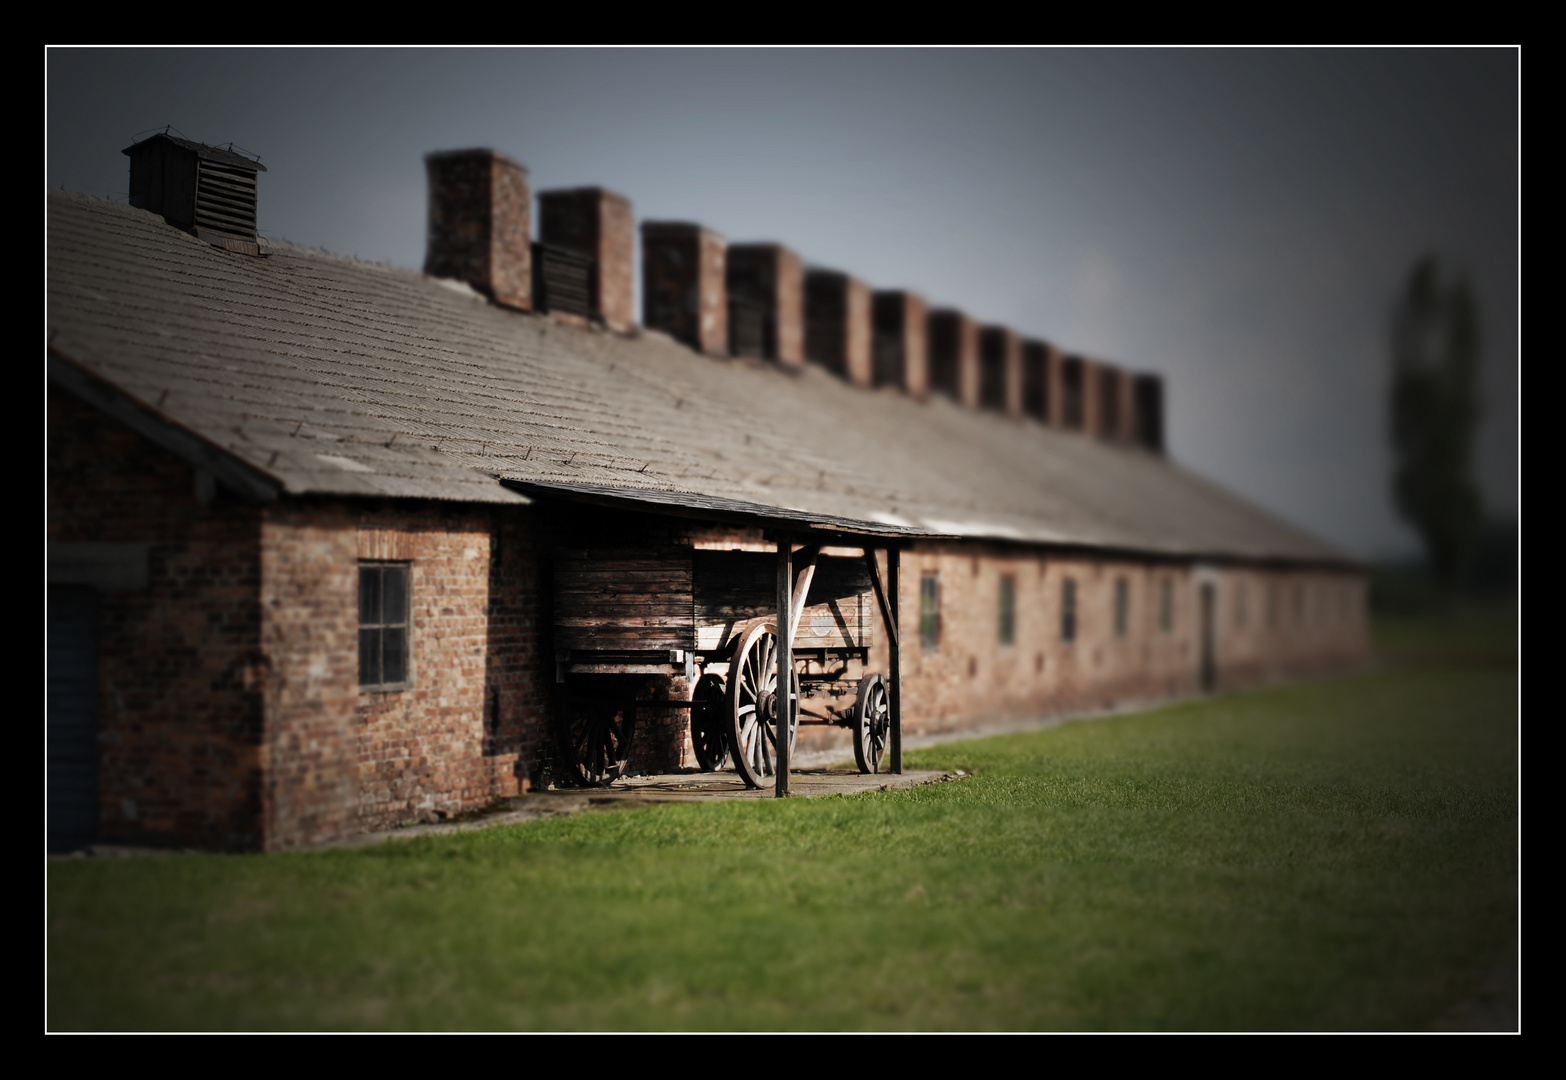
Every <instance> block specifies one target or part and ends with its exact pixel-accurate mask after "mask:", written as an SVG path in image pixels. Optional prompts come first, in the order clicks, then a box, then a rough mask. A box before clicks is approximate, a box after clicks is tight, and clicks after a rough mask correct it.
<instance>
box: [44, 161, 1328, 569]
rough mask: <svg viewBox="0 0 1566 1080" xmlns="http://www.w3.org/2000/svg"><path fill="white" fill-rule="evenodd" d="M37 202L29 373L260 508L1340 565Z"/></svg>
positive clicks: (1048, 453)
mask: <svg viewBox="0 0 1566 1080" xmlns="http://www.w3.org/2000/svg"><path fill="white" fill-rule="evenodd" d="M48 207H49V209H48V213H49V219H48V334H49V351H50V354H51V365H52V366H51V372H52V374H51V377H52V378H54V379H55V380H56V381H57V382H62V383H65V384H67V385H69V386H71V387H72V388H73V389H74V390H75V391H76V392H78V393H83V394H85V395H87V396H89V397H91V396H93V395H95V394H96V395H98V396H100V397H112V398H114V399H116V400H117V401H119V402H120V403H121V405H120V407H121V408H132V409H135V410H136V411H137V412H138V414H139V415H143V416H146V417H150V418H152V419H153V420H154V421H155V422H157V423H159V424H163V425H166V426H167V428H168V429H169V430H170V431H173V432H176V433H179V437H183V438H186V439H187V440H189V441H191V442H192V443H193V444H199V445H200V446H202V447H205V448H206V450H207V451H208V452H210V453H213V454H218V455H226V457H227V458H228V459H230V460H231V461H232V462H233V464H234V468H235V469H237V470H239V471H240V472H241V473H242V474H243V477H242V479H243V478H249V479H250V480H251V481H253V489H254V491H255V492H260V493H261V495H260V497H265V494H266V493H267V492H268V491H269V490H270V489H272V488H275V489H276V490H277V491H279V492H286V493H294V494H304V493H332V494H342V495H379V496H395V497H405V498H425V499H441V500H458V501H465V502H498V503H506V502H512V503H523V502H527V501H528V495H527V494H524V492H528V491H532V492H534V493H535V494H537V493H540V492H547V491H558V492H568V491H572V490H576V491H582V492H595V491H596V492H599V493H600V494H602V493H604V492H605V491H606V490H607V491H608V492H609V493H610V494H613V493H615V492H618V493H623V497H625V498H626V499H628V500H640V501H645V502H648V503H649V504H657V505H660V506H664V507H669V506H674V507H678V506H680V505H683V504H685V503H689V504H690V505H691V506H692V508H696V507H698V506H700V505H703V503H704V501H705V504H706V505H709V506H713V505H720V504H721V505H725V506H738V505H749V506H752V507H762V508H774V509H776V510H779V511H786V512H788V513H789V514H790V515H794V514H798V515H800V516H802V517H807V518H808V517H810V516H812V515H816V516H822V517H826V518H831V519H833V520H842V521H848V522H863V523H880V524H881V525H883V526H893V527H894V528H892V529H889V530H887V531H891V532H904V533H906V534H908V535H919V534H942V535H955V536H961V537H968V538H984V539H993V540H1004V541H1016V542H1024V543H1031V544H1048V545H1070V546H1083V547H1091V548H1098V549H1112V550H1123V551H1126V552H1136V553H1143V554H1156V555H1168V556H1177V557H1191V558H1239V559H1259V560H1283V561H1291V562H1310V563H1340V564H1341V563H1348V562H1349V561H1350V560H1348V559H1347V557H1346V556H1344V555H1343V554H1342V553H1341V552H1339V551H1337V550H1336V549H1334V548H1332V547H1330V546H1329V545H1327V544H1325V543H1323V542H1321V541H1320V540H1317V539H1315V538H1314V537H1312V536H1309V535H1308V534H1306V533H1304V532H1302V531H1301V530H1299V529H1297V528H1295V527H1293V526H1291V525H1289V524H1287V523H1285V522H1283V521H1280V520H1279V519H1277V518H1275V517H1273V516H1272V515H1270V514H1268V513H1266V512H1264V511H1262V510H1260V509H1258V508H1257V507H1255V506H1253V505H1251V504H1250V503H1248V502H1246V501H1244V500H1243V499H1240V498H1238V497H1236V496H1235V495H1233V494H1231V493H1229V492H1227V491H1224V490H1222V489H1221V488H1219V487H1217V486H1215V485H1213V484H1212V483H1210V482H1208V481H1206V480H1203V479H1202V478H1200V477H1198V476H1196V475H1194V474H1192V473H1191V472H1189V471H1187V470H1185V469H1182V468H1181V467H1180V466H1178V465H1176V464H1174V463H1173V462H1171V461H1169V460H1167V459H1165V458H1163V457H1159V456H1157V455H1154V454H1150V453H1148V452H1146V451H1143V450H1139V449H1134V448H1128V447H1122V446H1114V445H1108V444H1104V443H1101V442H1099V441H1097V440H1093V439H1089V438H1085V437H1083V436H1081V435H1073V434H1067V433H1063V432H1060V431H1056V430H1053V429H1050V428H1048V427H1045V426H1044V425H1041V424H1039V423H1036V422H1034V421H1031V420H1011V419H1006V418H1004V417H1001V416H999V415H998V414H995V413H988V412H978V411H975V410H972V409H968V408H964V407H962V406H960V405H957V404H955V403H952V402H949V401H947V400H945V399H943V398H939V397H936V398H934V399H932V400H929V401H916V400H913V399H911V398H909V397H907V396H905V395H903V394H901V393H900V392H898V391H896V390H892V389H881V390H865V389H859V388H856V387H853V386H850V385H848V384H846V383H844V382H843V381H842V380H840V379H838V378H837V377H836V376H834V375H832V374H830V373H828V372H826V371H824V370H821V369H818V368H814V367H807V368H806V369H805V370H804V371H801V372H789V371H784V370H781V369H779V368H777V367H776V366H774V365H770V364H767V363H764V362H759V361H753V360H715V359H712V358H710V357H706V356H701V355H698V354H697V353H695V352H693V351H692V350H690V349H688V348H686V347H685V346H683V345H680V344H677V343H676V342H674V341H672V340H671V339H669V338H667V337H665V336H663V335H661V334H657V333H653V332H642V333H641V334H640V335H639V336H637V337H634V338H626V337H621V336H618V335H615V334H611V333H608V332H605V331H601V330H593V329H581V328H577V327H573V326H566V325H562V324H560V323H557V322H556V321H554V320H552V319H550V318H548V317H545V316H535V315H527V314H522V313H519V312H515V311H510V310H506V309H502V308H499V307H497V306H495V305H493V304H491V303H489V302H487V301H486V300H485V299H484V298H482V297H481V296H479V295H478V294H477V293H475V292H474V291H473V290H472V289H470V288H469V287H467V286H465V285H458V284H455V283H452V282H443V281H439V280H436V279H432V278H429V277H426V276H424V275H422V274H419V273H417V272H415V271H411V270H405V269H401V268H397V267H390V266H384V265H379V264H375V263H368V262H363V261H360V260H356V259H351V258H346V257H343V256H339V255H333V254H329V253H326V252H323V251H317V250H313V249H310V248H304V247H300V246H296V245H292V244H287V243H276V242H274V243H271V244H270V245H267V246H265V247H264V248H263V251H264V252H265V254H264V255H263V257H260V258H254V257H249V256H245V255H239V254H235V253H232V252H227V251H223V250H220V249H218V248H214V247H212V246H210V245H208V244H206V243H203V242H202V241H201V240H198V239H197V238H196V237H194V236H190V235H187V234H185V233H183V232H180V231H178V230H176V229H173V228H171V227H169V226H168V225H167V224H165V223H164V222H163V220H162V219H161V218H159V217H157V216H155V215H153V214H150V213H147V212H145V211H142V210H137V209H133V208H131V207H128V206H124V205H121V204H118V203H115V202H111V201H108V200H104V199H96V198H92V197H90V196H86V195H78V194H71V193H66V192H62V191H51V192H50V193H49V197H48ZM225 479H227V477H225ZM506 481H513V483H507V482H506Z"/></svg>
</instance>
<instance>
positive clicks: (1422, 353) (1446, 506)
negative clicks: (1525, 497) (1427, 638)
mask: <svg viewBox="0 0 1566 1080" xmlns="http://www.w3.org/2000/svg"><path fill="white" fill-rule="evenodd" d="M1478 370H1479V312H1478V308H1477V305H1476V304H1475V303H1474V298H1473V293H1472V292H1471V291H1470V290H1469V287H1468V283H1467V281H1465V280H1463V279H1462V278H1458V279H1457V281H1456V282H1455V283H1453V285H1452V286H1451V287H1450V288H1449V289H1444V288H1443V287H1442V284H1441V281H1440V277H1439V272H1438V269H1437V266H1436V260H1435V259H1434V258H1433V257H1430V256H1427V257H1425V258H1423V259H1421V260H1420V261H1419V262H1418V263H1417V264H1415V266H1414V269H1413V272H1412V273H1411V274H1410V275H1409V278H1408V288H1407V290H1406V291H1405V293H1404V294H1403V298H1402V300H1401V301H1400V302H1399V304H1398V307H1397V312H1396V315H1395V317H1394V319H1393V327H1392V447H1393V453H1394V454H1395V456H1396V459H1397V463H1396V468H1395V472H1394V474H1393V480H1392V491H1393V495H1394V497H1395V499H1396V502H1397V508H1398V512H1399V513H1401V514H1402V515H1403V517H1404V518H1406V519H1407V520H1408V522H1409V523H1410V524H1411V525H1413V526H1414V528H1415V529H1417V530H1418V531H1419V534H1420V536H1422V537H1423V538H1424V542H1425V550H1426V552H1427V554H1428V556H1429V559H1430V567H1431V569H1432V571H1434V573H1435V575H1436V577H1437V578H1438V579H1439V580H1440V581H1442V582H1444V583H1447V584H1452V583H1454V582H1455V581H1456V579H1457V577H1458V575H1459V574H1460V573H1461V572H1462V571H1463V569H1464V568H1465V567H1466V565H1467V563H1468V558H1469V555H1470V553H1471V551H1472V550H1473V546H1474V542H1475V540H1476V539H1477V537H1478V534H1479V530H1480V526H1481V523H1482V520H1483V514H1484V512H1483V508H1482V507H1481V505H1480V501H1479V490H1478V488H1477V487H1476V486H1475V484H1474V480H1473V476H1472V473H1471V471H1470V467H1469V466H1470V459H1471V458H1472V452H1473V442H1474V430H1475V428H1476V427H1477V426H1478V423H1479V392H1478V386H1477V383H1478Z"/></svg>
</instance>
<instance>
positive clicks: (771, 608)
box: [694, 551, 875, 649]
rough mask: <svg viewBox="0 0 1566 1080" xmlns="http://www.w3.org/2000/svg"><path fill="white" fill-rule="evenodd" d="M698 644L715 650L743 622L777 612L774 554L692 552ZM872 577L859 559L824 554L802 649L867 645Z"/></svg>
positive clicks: (802, 630) (803, 619)
mask: <svg viewBox="0 0 1566 1080" xmlns="http://www.w3.org/2000/svg"><path fill="white" fill-rule="evenodd" d="M694 562H695V581H694V600H695V622H696V648H698V649H718V648H722V647H723V646H724V644H726V643H727V642H728V640H729V639H730V638H731V637H732V636H733V635H734V634H736V633H739V632H740V631H741V630H743V629H744V627H745V625H746V624H747V623H750V622H752V621H754V620H756V619H772V618H774V617H775V616H776V615H777V556H776V555H773V554H770V553H764V552H736V551H697V552H695V554H694ZM869 590H870V576H869V574H868V572H867V571H866V570H865V568H864V563H863V562H862V561H861V560H858V559H844V558H836V557H831V556H822V557H821V558H820V559H818V560H817V561H816V572H815V576H814V578H813V580H812V581H811V584H810V596H809V604H808V606H807V607H806V608H805V610H804V612H803V614H802V615H801V616H800V620H799V621H800V626H799V630H798V632H797V633H796V634H795V637H794V642H795V644H796V645H798V646H800V647H801V648H844V647H849V648H852V647H856V646H868V645H869V644H870V643H871V637H872V628H873V626H874V625H875V615H874V610H873V608H874V603H875V601H874V599H873V598H872V597H870V596H869Z"/></svg>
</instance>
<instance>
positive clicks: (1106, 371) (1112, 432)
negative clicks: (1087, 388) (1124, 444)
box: [1095, 364, 1125, 442]
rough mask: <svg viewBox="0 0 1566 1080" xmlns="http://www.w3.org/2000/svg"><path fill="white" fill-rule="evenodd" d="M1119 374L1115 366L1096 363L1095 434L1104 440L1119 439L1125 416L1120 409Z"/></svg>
mask: <svg viewBox="0 0 1566 1080" xmlns="http://www.w3.org/2000/svg"><path fill="white" fill-rule="evenodd" d="M1120 375H1121V373H1120V369H1119V368H1117V367H1114V366H1112V365H1110V364H1099V365H1098V428H1097V430H1096V431H1095V434H1096V435H1097V436H1098V437H1099V438H1100V439H1103V440H1105V441H1106V442H1119V441H1120V426H1121V423H1122V422H1123V420H1124V418H1125V414H1124V413H1123V412H1122V411H1121V404H1122V402H1121V394H1120V383H1121V381H1122V380H1121V377H1120Z"/></svg>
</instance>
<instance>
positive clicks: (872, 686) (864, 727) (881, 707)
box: [854, 675, 892, 773]
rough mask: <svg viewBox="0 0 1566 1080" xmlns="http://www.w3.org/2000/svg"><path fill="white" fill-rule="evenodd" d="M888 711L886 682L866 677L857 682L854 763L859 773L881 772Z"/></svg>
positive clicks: (888, 732) (888, 729) (889, 724)
mask: <svg viewBox="0 0 1566 1080" xmlns="http://www.w3.org/2000/svg"><path fill="white" fill-rule="evenodd" d="M891 728H892V709H891V702H890V699H889V698H888V697H887V693H886V680H885V679H883V678H881V676H879V675H866V676H865V677H864V678H863V679H861V680H859V700H858V701H857V702H855V704H854V761H855V762H856V763H858V765H859V771H860V772H862V773H878V772H880V771H881V758H882V757H884V756H885V754H886V744H887V741H888V739H889V738H890V736H891Z"/></svg>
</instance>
